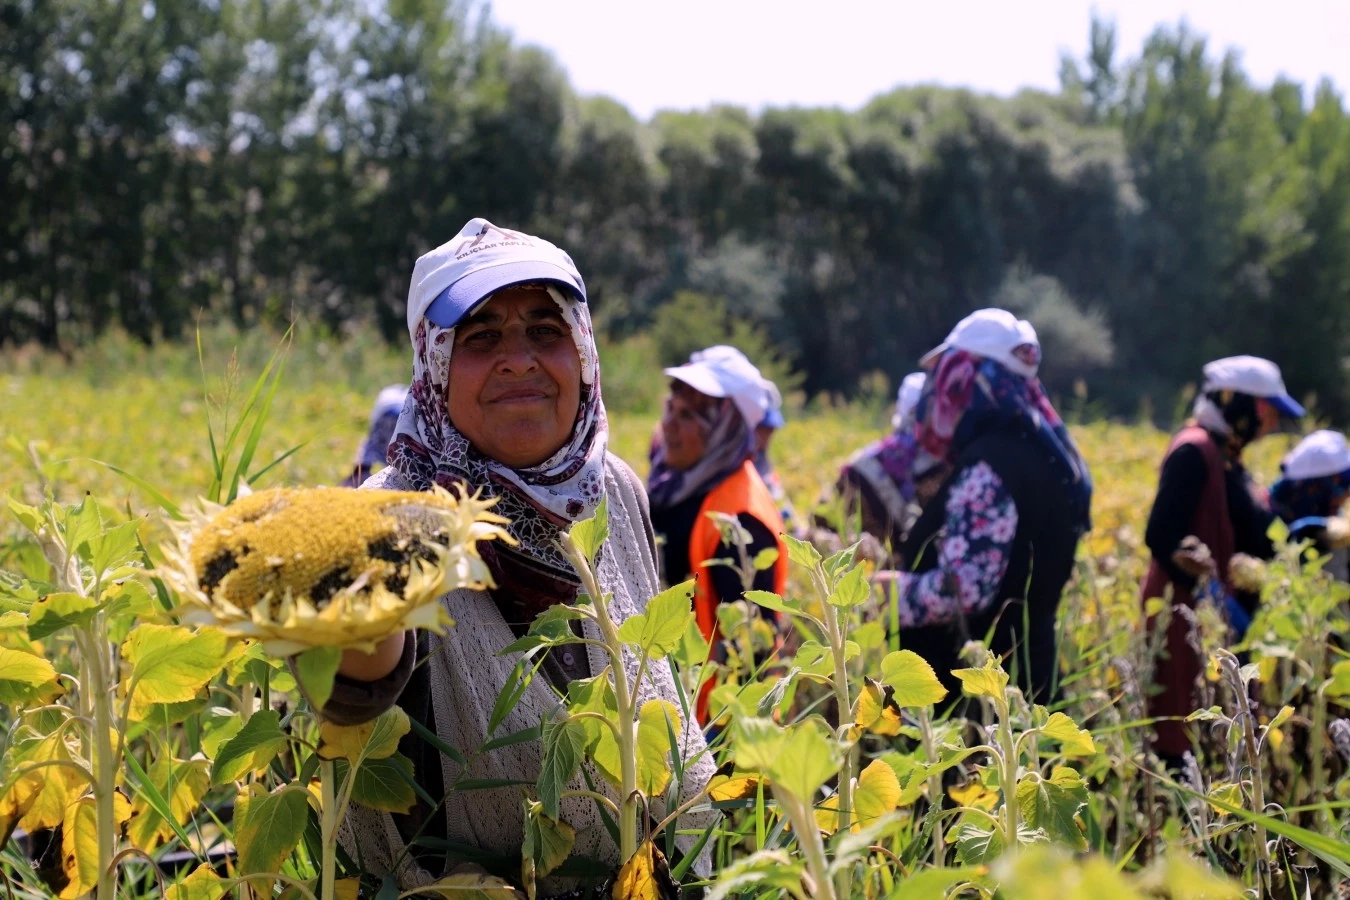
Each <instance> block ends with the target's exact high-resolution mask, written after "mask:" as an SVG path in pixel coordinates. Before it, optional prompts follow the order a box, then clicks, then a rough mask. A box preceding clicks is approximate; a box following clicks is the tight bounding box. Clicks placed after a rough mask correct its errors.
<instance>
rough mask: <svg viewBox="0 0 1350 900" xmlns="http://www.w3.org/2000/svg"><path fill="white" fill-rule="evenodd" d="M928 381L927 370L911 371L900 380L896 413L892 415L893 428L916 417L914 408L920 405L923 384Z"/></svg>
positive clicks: (896, 394) (896, 396)
mask: <svg viewBox="0 0 1350 900" xmlns="http://www.w3.org/2000/svg"><path fill="white" fill-rule="evenodd" d="M927 382H928V373H927V372H910V373H909V374H908V375H906V376H905V378H904V380H903V381H901V382H900V389H899V390H898V391H896V392H895V415H893V416H891V427H892V428H899V427H900V426H901V425H903V424H904V423H906V422H909V421H912V420H913V419H914V409H915V407H917V406H918V405H919V396H920V395H921V394H922V393H923V386H924V384H926V383H927Z"/></svg>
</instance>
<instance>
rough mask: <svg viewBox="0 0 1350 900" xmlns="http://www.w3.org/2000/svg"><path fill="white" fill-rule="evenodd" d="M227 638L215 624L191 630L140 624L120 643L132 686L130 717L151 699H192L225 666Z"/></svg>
mask: <svg viewBox="0 0 1350 900" xmlns="http://www.w3.org/2000/svg"><path fill="white" fill-rule="evenodd" d="M226 646H227V640H226V637H225V635H224V634H223V633H222V632H220V631H217V630H216V629H214V628H203V629H201V630H200V631H197V632H193V631H192V630H191V629H188V628H185V627H183V626H181V625H139V626H137V627H136V629H135V630H133V631H132V632H131V634H129V635H127V639H126V640H125V641H124V642H123V643H122V655H123V657H124V658H125V659H126V660H127V661H128V662H130V663H131V679H130V683H131V684H132V685H133V686H134V687H133V690H134V691H135V693H134V694H133V695H132V702H131V716H130V717H131V719H132V720H133V721H135V720H139V719H140V718H141V717H142V716H143V715H144V714H145V712H146V711H147V710H148V707H149V706H150V705H151V704H154V703H180V702H182V701H184V700H191V699H192V698H193V697H194V696H196V694H197V692H198V691H200V690H201V689H202V688H203V687H205V686H206V683H207V682H208V681H210V680H211V679H212V678H214V677H215V676H216V675H217V674H218V673H219V672H220V670H221V669H222V668H224V667H225V663H226V661H227V658H226Z"/></svg>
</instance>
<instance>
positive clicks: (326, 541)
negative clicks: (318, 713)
mask: <svg viewBox="0 0 1350 900" xmlns="http://www.w3.org/2000/svg"><path fill="white" fill-rule="evenodd" d="M492 503H493V501H491V500H488V501H483V500H479V499H478V498H477V497H455V496H453V495H451V494H449V493H447V492H446V491H443V490H441V489H439V488H437V489H435V491H434V492H432V493H423V492H408V491H373V490H372V491H360V490H358V491H354V490H347V489H344V488H304V489H278V490H270V491H263V492H260V493H256V494H251V495H249V496H247V497H243V498H240V499H239V500H237V501H235V502H234V503H232V504H231V505H230V506H228V507H225V508H223V509H220V510H219V511H217V512H215V513H214V515H210V514H208V515H204V516H203V517H202V518H201V520H200V521H199V522H198V523H196V524H195V526H189V527H188V528H185V529H184V530H183V531H181V532H180V533H179V545H178V547H177V548H176V551H171V552H170V553H169V554H168V555H169V559H170V565H169V566H167V567H166V569H167V571H166V572H165V574H166V575H167V576H168V577H169V579H170V580H171V581H172V582H173V583H174V585H175V587H177V588H178V589H179V591H180V593H181V594H182V595H183V597H184V598H186V600H187V602H186V604H185V607H184V609H183V613H184V617H185V618H186V619H188V620H190V621H195V622H198V623H200V624H210V625H215V626H217V627H220V628H222V629H224V630H225V631H226V632H228V633H230V634H234V635H236V636H239V637H250V638H255V639H258V640H261V641H263V642H264V644H265V646H266V648H267V650H268V651H269V652H271V653H275V654H278V655H289V654H292V653H297V652H300V651H302V650H305V649H308V648H310V647H319V646H336V647H361V648H365V649H370V648H372V647H373V646H374V645H375V644H376V643H378V642H379V641H380V640H382V639H384V638H386V637H388V636H390V635H392V634H394V633H395V632H397V631H401V630H404V629H408V628H430V629H433V630H438V631H439V630H441V629H443V628H445V627H446V626H448V625H450V624H453V623H452V622H450V620H449V617H448V615H447V614H446V613H445V611H444V609H443V608H442V606H441V604H440V602H439V598H440V596H441V595H442V594H444V593H445V592H446V591H449V590H453V589H455V588H460V587H467V588H475V589H480V588H483V587H486V586H489V585H491V583H492V579H491V575H490V574H489V572H488V569H487V566H486V565H485V564H484V563H483V560H482V559H481V558H480V557H479V555H478V543H479V541H485V540H496V539H502V540H506V541H510V540H511V538H510V536H509V535H508V534H507V533H506V532H505V531H504V530H503V529H502V527H501V526H502V525H503V524H504V523H505V522H506V520H505V519H502V518H501V517H500V516H495V515H492V514H491V513H490V512H488V509H489V507H490V506H491V505H492Z"/></svg>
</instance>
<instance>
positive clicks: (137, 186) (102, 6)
mask: <svg viewBox="0 0 1350 900" xmlns="http://www.w3.org/2000/svg"><path fill="white" fill-rule="evenodd" d="M1115 44H1116V40H1115V32H1114V29H1113V28H1112V26H1111V25H1110V24H1109V23H1107V22H1103V21H1095V22H1094V23H1093V25H1092V33H1091V49H1090V51H1089V53H1088V54H1087V56H1086V58H1084V59H1081V60H1075V59H1068V58H1066V59H1064V60H1062V63H1061V68H1062V74H1061V88H1060V90H1059V91H1058V92H1057V93H1046V92H1038V91H1023V92H1022V93H1020V94H1018V95H1016V96H1014V97H1012V98H1007V99H1000V98H995V97H989V96H982V95H978V94H975V93H972V92H969V91H964V90H953V89H946V88H936V87H904V88H897V89H895V90H892V91H890V92H887V93H884V94H881V95H879V96H877V97H875V98H874V99H873V100H872V101H870V102H869V103H868V104H866V105H865V106H864V107H862V108H861V109H858V110H856V111H844V110H840V109H811V108H784V109H775V108H770V109H766V110H763V111H761V112H758V113H751V112H748V111H746V110H744V109H739V108H734V107H724V106H719V107H712V108H709V109H706V110H702V111H697V112H663V113H659V114H657V115H656V116H655V117H653V118H652V119H651V121H648V122H642V121H639V120H637V119H636V118H635V117H634V116H633V115H632V114H631V113H630V112H629V111H628V110H627V109H625V108H624V107H623V106H622V105H620V104H618V103H616V102H614V101H613V100H610V99H606V98H602V97H579V96H577V95H576V94H575V93H574V92H573V91H572V89H571V88H570V86H569V84H568V81H567V78H566V75H565V74H564V73H563V71H562V70H561V69H560V68H559V66H558V65H557V63H556V62H555V61H554V60H553V59H552V58H551V57H550V56H549V55H548V54H546V53H544V52H542V51H540V50H538V49H536V48H531V47H521V46H517V45H516V44H514V43H513V42H512V40H511V38H510V36H509V35H508V34H505V33H504V32H503V31H502V30H500V29H499V28H498V27H496V26H495V25H494V24H493V22H492V21H491V18H490V14H489V10H488V9H487V7H486V6H482V5H477V4H475V3H468V4H466V3H464V2H455V0H383V2H368V0H142V2H127V0H117V2H108V0H0V191H3V203H2V204H0V207H2V208H3V210H4V215H3V216H0V229H3V232H2V233H3V239H2V244H3V246H2V247H0V345H3V344H12V343H20V342H27V341H35V342H39V343H42V344H45V345H49V346H72V345H76V344H79V343H80V342H82V341H85V340H88V339H90V338H92V337H95V336H97V335H98V334H99V333H101V332H102V331H104V330H106V329H108V328H109V327H113V326H118V327H121V328H124V329H126V330H127V331H129V332H130V333H132V334H134V335H136V336H137V337H139V338H141V339H144V340H146V341H154V340H173V339H177V338H180V337H182V336H184V335H185V334H187V333H189V332H190V330H191V328H192V327H193V325H194V323H195V322H196V321H197V316H198V315H199V311H200V310H205V311H207V313H208V314H209V315H211V316H212V317H216V318H222V317H228V318H229V319H232V320H233V321H234V322H235V323H236V324H237V325H238V326H239V327H241V328H248V327H254V326H256V325H258V324H260V323H279V322H285V321H289V320H291V319H292V318H294V317H297V316H302V317H304V318H306V319H307V320H308V321H314V322H318V323H321V325H322V326H323V327H326V328H329V329H332V330H333V331H335V332H341V331H342V330H343V329H350V328H374V329H378V330H379V331H380V332H381V333H383V334H384V335H385V336H386V337H388V338H389V339H391V340H401V339H403V338H402V336H403V334H404V331H403V329H404V324H403V322H404V320H403V304H404V301H405V298H406V292H407V283H408V276H409V273H410V272H411V269H412V263H413V261H414V259H415V258H416V257H417V256H418V255H419V254H420V253H422V252H424V251H425V250H427V249H428V248H430V247H432V246H435V245H436V244H438V243H440V242H442V241H443V240H445V238H446V237H447V236H449V235H450V234H452V233H453V232H454V231H455V230H456V229H458V228H459V226H461V225H462V224H463V222H464V221H466V220H467V219H468V218H470V217H472V216H475V215H485V216H487V217H488V218H490V219H492V220H493V221H496V222H499V223H500V224H502V225H504V226H508V227H513V228H519V229H524V230H528V231H532V232H535V233H539V234H542V235H545V236H547V237H549V238H550V239H552V240H554V241H556V242H558V243H559V244H561V245H562V246H564V247H565V248H567V249H568V250H569V252H571V253H572V255H573V256H574V257H575V258H576V260H577V262H578V264H579V265H580V266H581V269H582V271H583V272H584V273H585V274H586V276H587V280H588V285H589V287H590V289H591V299H592V303H593V304H594V308H595V311H596V318H597V321H598V322H599V323H600V324H601V325H602V327H604V328H605V329H606V330H607V331H608V332H609V333H610V334H611V336H614V337H620V338H621V337H623V336H625V335H630V334H634V333H637V332H640V331H644V330H650V329H652V328H654V327H655V328H667V329H669V328H678V327H679V321H680V319H681V316H679V315H672V314H671V311H672V309H674V310H679V311H681V312H685V311H687V312H688V313H689V314H690V315H697V316H698V317H699V318H700V319H701V321H700V322H699V323H698V327H699V328H707V327H711V328H713V329H714V330H715V329H717V328H721V329H724V330H725V331H726V332H727V333H737V329H740V330H741V332H745V331H746V330H747V329H748V330H749V331H752V332H753V333H755V334H756V335H758V336H761V337H762V338H763V343H764V344H765V345H766V346H771V347H773V348H776V349H777V351H778V352H779V353H781V354H782V355H783V356H784V357H785V358H786V359H787V360H788V361H789V362H790V363H791V364H792V365H793V366H794V367H795V368H796V369H797V370H798V371H799V373H800V377H801V379H802V386H803V387H804V388H805V389H806V390H807V391H808V392H817V391H841V392H848V391H850V390H851V389H853V388H854V387H855V386H856V385H857V384H858V383H859V380H860V379H862V378H864V377H865V376H867V375H868V374H869V373H872V372H875V371H877V370H883V371H885V372H886V373H887V374H888V375H890V376H891V378H892V379H896V378H898V377H899V376H901V375H903V374H904V372H905V371H907V370H908V369H910V368H911V367H912V366H913V362H914V360H915V359H916V358H917V357H918V356H919V355H920V354H921V353H922V352H923V351H924V350H925V349H927V348H928V347H930V346H932V345H933V344H934V343H935V342H937V341H938V340H940V339H941V337H942V336H943V335H944V334H945V333H946V331H947V329H948V328H949V327H950V326H951V324H952V323H953V322H955V321H956V319H958V318H959V317H960V316H961V315H963V314H964V313H966V312H968V311H970V310H971V309H974V308H977V307H979V306H984V305H989V304H991V303H998V304H1001V305H1006V306H1009V307H1011V308H1014V309H1017V310H1019V311H1020V312H1023V313H1024V314H1026V315H1028V316H1029V317H1030V318H1031V319H1032V320H1033V322H1035V323H1036V324H1037V326H1038V328H1039V329H1040V331H1041V333H1042V336H1043V340H1044V343H1045V345H1046V356H1047V365H1046V376H1047V379H1048V380H1049V381H1050V383H1051V386H1052V388H1053V389H1055V390H1058V391H1068V390H1073V389H1074V388H1075V387H1077V389H1078V391H1079V393H1080V394H1081V393H1083V392H1084V391H1086V393H1087V395H1088V396H1090V397H1093V398H1098V399H1100V400H1101V401H1102V402H1103V403H1104V405H1105V407H1106V408H1108V409H1111V410H1114V411H1120V412H1127V413H1128V412H1134V411H1135V410H1136V409H1137V407H1138V404H1139V402H1140V398H1141V397H1142V396H1145V395H1148V396H1153V397H1155V398H1167V397H1171V396H1174V394H1175V391H1176V390H1177V389H1178V387H1180V386H1181V385H1182V384H1184V383H1186V382H1188V381H1192V380H1194V378H1195V377H1196V375H1197V374H1198V370H1199V367H1200V365H1201V364H1202V363H1203V362H1204V361H1205V360H1206V359H1209V358H1213V357H1216V356H1220V355H1227V354H1230V353H1236V352H1247V353H1256V354H1261V355H1266V356H1270V357H1272V358H1274V359H1276V360H1277V361H1279V362H1280V363H1281V365H1282V366H1283V367H1284V369H1285V373H1286V378H1287V380H1288V382H1289V383H1290V386H1291V388H1292V389H1293V390H1294V391H1295V392H1296V393H1299V394H1306V393H1308V392H1314V391H1315V392H1316V395H1317V404H1318V408H1319V409H1320V410H1321V411H1323V412H1324V413H1326V414H1329V415H1331V416H1332V417H1334V418H1337V419H1342V420H1344V419H1346V418H1350V383H1347V379H1346V378H1345V377H1344V376H1345V359H1346V355H1347V351H1350V119H1348V118H1347V114H1346V108H1345V104H1344V101H1343V98H1342V97H1341V96H1340V94H1339V93H1338V92H1337V90H1336V89H1335V87H1334V86H1333V85H1332V84H1330V83H1329V82H1323V83H1322V84H1319V85H1316V86H1303V85H1299V84H1295V83H1292V82H1289V81H1285V80H1280V81H1277V82H1276V83H1275V84H1273V85H1269V86H1265V85H1257V84H1254V83H1252V81H1251V80H1250V79H1249V78H1247V76H1246V75H1245V74H1244V72H1243V70H1242V67H1241V65H1240V60H1239V58H1238V57H1237V56H1236V55H1235V54H1233V53H1231V52H1230V53H1227V54H1219V53H1216V52H1215V51H1214V50H1213V49H1212V48H1210V47H1209V46H1207V44H1206V41H1205V39H1204V38H1203V36H1201V35H1198V34H1196V33H1194V32H1193V31H1191V30H1189V29H1188V28H1187V27H1185V26H1184V25H1183V26H1177V27H1171V26H1161V27H1159V28H1158V29H1157V30H1156V31H1155V32H1154V34H1153V35H1152V36H1151V37H1150V38H1149V40H1148V41H1147V42H1146V44H1145V46H1144V47H1143V49H1142V52H1141V53H1140V54H1139V55H1138V57H1136V58H1129V59H1125V58H1122V56H1121V54H1120V53H1119V51H1118V49H1117V47H1116V45H1115ZM672 304H677V305H676V306H672ZM663 310H664V315H663ZM709 320H716V321H712V322H710V321H709ZM672 323H673V324H672ZM679 343H680V342H679V340H678V339H676V340H667V341H665V342H664V345H671V346H673V345H678V344H679ZM658 344H661V342H660V341H658ZM1164 411H1168V410H1164Z"/></svg>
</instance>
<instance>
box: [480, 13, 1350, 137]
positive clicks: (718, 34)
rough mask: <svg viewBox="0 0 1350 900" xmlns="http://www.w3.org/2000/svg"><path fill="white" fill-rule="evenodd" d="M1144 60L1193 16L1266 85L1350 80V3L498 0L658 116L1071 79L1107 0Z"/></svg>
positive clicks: (574, 75)
mask: <svg viewBox="0 0 1350 900" xmlns="http://www.w3.org/2000/svg"><path fill="white" fill-rule="evenodd" d="M1094 8H1095V9H1096V10H1097V12H1098V13H1099V14H1101V15H1103V16H1105V17H1107V18H1112V19H1114V20H1115V22H1116V26H1117V48H1118V49H1117V56H1118V58H1120V56H1121V54H1124V55H1125V56H1129V57H1133V56H1136V55H1137V54H1138V53H1139V50H1140V49H1141V47H1142V46H1143V42H1144V39H1145V38H1146V37H1147V36H1148V34H1149V33H1150V32H1151V31H1152V30H1153V28H1154V27H1155V26H1156V25H1158V24H1160V23H1168V24H1176V23H1177V22H1179V21H1181V20H1182V19H1183V18H1185V20H1186V21H1187V22H1188V23H1189V24H1190V25H1191V26H1192V27H1193V28H1194V29H1195V30H1196V31H1198V32H1200V33H1201V34H1204V35H1207V36H1208V37H1209V46H1210V48H1211V49H1212V50H1213V51H1214V52H1215V53H1216V55H1217V53H1218V52H1219V51H1220V50H1221V49H1223V48H1229V47H1234V48H1237V49H1238V50H1240V51H1241V54H1242V61H1243V68H1244V69H1245V70H1246V72H1247V74H1248V76H1249V77H1251V78H1252V79H1253V80H1254V81H1256V82H1257V83H1260V84H1269V83H1270V82H1271V81H1273V80H1274V79H1275V77H1276V76H1277V75H1279V74H1284V75H1287V76H1289V77H1291V78H1293V79H1294V80H1296V81H1301V82H1303V83H1304V84H1305V85H1306V86H1307V88H1308V89H1309V93H1308V96H1309V97H1310V96H1311V87H1312V86H1313V85H1315V84H1316V82H1317V81H1318V79H1320V78H1321V77H1322V76H1330V77H1331V79H1332V80H1333V81H1334V82H1335V83H1336V85H1337V86H1338V88H1340V89H1341V90H1342V92H1344V91H1345V89H1346V88H1347V87H1350V0H1096V2H1095V3H1093V2H1090V0H890V2H885V0H810V2H806V0H778V2H769V0H720V2H717V0H677V2H673V3H668V2H667V3H662V2H656V0H494V2H493V3H492V15H493V18H494V19H495V20H496V21H497V23H498V24H500V25H503V26H505V27H506V28H507V29H509V30H510V31H512V32H514V34H515V36H516V38H517V40H518V41H520V42H522V43H527V44H537V45H539V46H542V47H546V48H548V49H549V50H551V51H552V52H553V54H554V56H555V57H556V58H557V59H558V61H559V62H560V63H561V64H562V66H563V67H564V68H565V69H566V70H567V71H568V73H569V75H570V76H571V80H572V84H573V86H574V88H575V89H576V90H577V91H579V92H580V93H582V94H604V95H607V96H610V97H613V98H615V99H617V100H619V101H621V102H623V103H624V105H626V106H627V107H628V108H629V109H630V110H632V111H633V112H634V113H635V114H637V115H638V116H640V117H642V118H647V117H649V116H650V115H651V114H652V113H653V112H655V111H656V110H658V109H691V108H703V107H706V106H708V105H709V104H712V103H733V104H737V105H741V106H747V107H750V108H751V109H760V108H762V107H764V106H787V105H799V106H822V105H830V106H844V107H848V108H856V107H858V106H861V105H862V104H863V103H865V102H866V101H867V100H868V99H869V98H871V97H873V96H875V95H876V94H878V93H881V92H883V91H886V90H888V89H890V88H892V87H895V86H897V85H911V84H919V83H925V84H934V83H936V84H942V85H949V86H964V87H971V88H974V89H977V90H979V91H982V92H989V93H994V94H1000V95H1004V96H1007V95H1010V94H1013V93H1015V92H1016V91H1017V90H1018V89H1019V88H1022V87H1036V88H1043V89H1047V90H1055V89H1057V88H1058V86H1059V79H1058V74H1059V58H1060V55H1061V52H1063V51H1068V52H1069V53H1071V54H1072V55H1073V56H1075V57H1076V58H1079V59H1081V58H1082V57H1083V55H1084V54H1085V53H1086V50H1087V43H1088V25H1089V22H1090V19H1091V14H1092V10H1093V9H1094Z"/></svg>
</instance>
